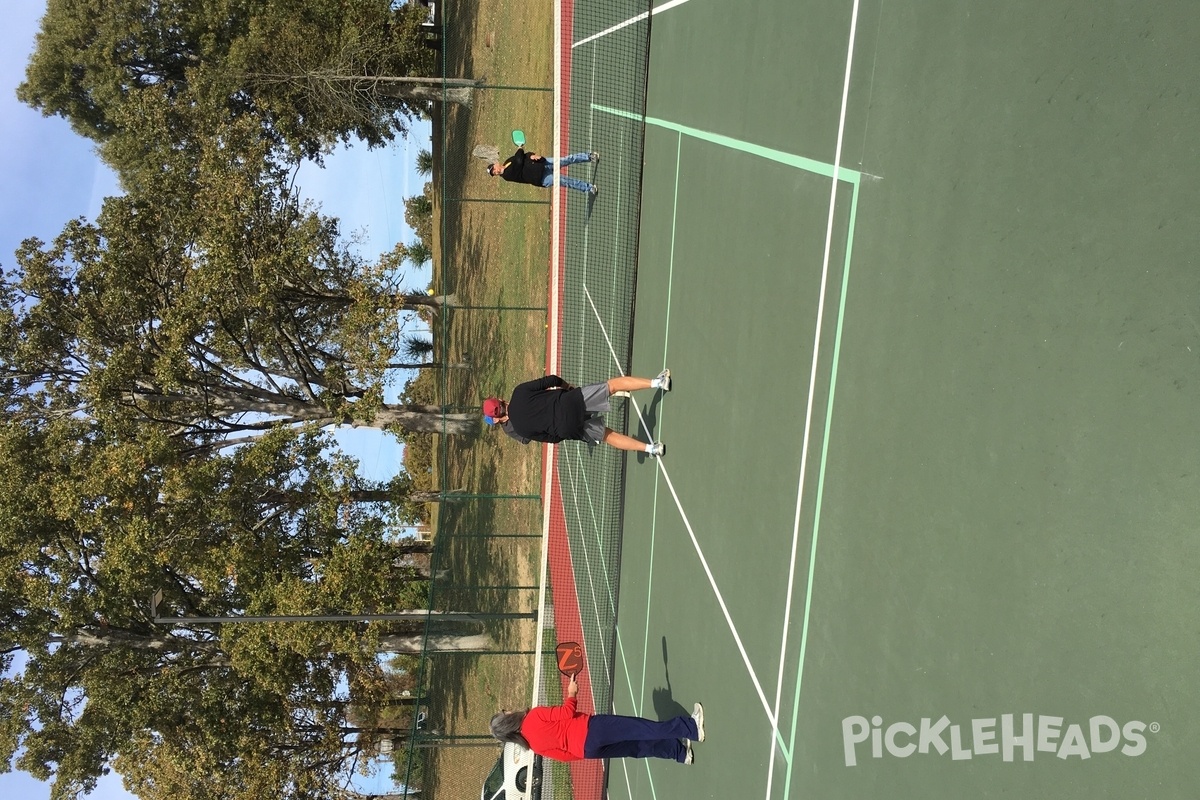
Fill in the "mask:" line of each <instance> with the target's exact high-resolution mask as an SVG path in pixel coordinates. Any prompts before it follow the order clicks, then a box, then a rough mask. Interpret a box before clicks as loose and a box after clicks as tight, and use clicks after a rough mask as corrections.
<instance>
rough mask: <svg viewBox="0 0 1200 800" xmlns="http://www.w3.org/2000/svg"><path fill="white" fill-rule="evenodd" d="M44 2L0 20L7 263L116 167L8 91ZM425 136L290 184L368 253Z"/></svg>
mask: <svg viewBox="0 0 1200 800" xmlns="http://www.w3.org/2000/svg"><path fill="white" fill-rule="evenodd" d="M44 10H45V4H44V3H41V2H36V0H16V1H15V2H9V3H6V4H5V7H4V11H5V20H4V25H2V26H0V174H2V175H4V177H5V180H4V191H3V192H0V265H3V266H4V267H5V268H6V269H10V268H12V267H14V266H15V265H16V259H15V257H14V256H13V252H14V251H15V250H16V249H17V247H18V245H19V244H20V243H21V241H22V240H23V239H25V238H27V237H29V236H37V237H39V238H41V239H43V240H45V241H49V240H51V239H53V238H54V237H55V236H56V235H57V234H58V233H59V232H60V231H61V230H62V227H63V224H64V223H65V222H66V221H67V220H69V219H71V218H72V217H79V216H85V217H88V218H94V217H95V215H96V213H97V212H98V211H99V209H100V204H101V202H102V201H103V199H104V197H106V196H108V195H113V194H118V193H119V192H120V187H119V184H118V182H117V179H116V176H115V175H113V174H112V172H110V171H109V170H108V169H107V168H106V167H104V166H103V165H102V164H101V163H100V162H99V161H98V160H97V158H96V156H95V153H94V151H93V148H92V146H91V143H90V142H89V141H88V140H86V139H83V138H82V137H80V136H77V135H76V134H75V133H73V132H72V131H71V128H70V126H69V125H68V124H67V123H66V122H65V121H64V120H62V119H60V118H58V117H43V116H41V114H40V113H39V112H37V111H35V110H33V109H31V108H29V107H28V106H25V105H23V104H22V103H20V102H18V101H17V99H16V88H17V85H18V84H19V83H20V82H21V80H22V78H23V77H24V72H25V63H26V61H27V60H28V58H29V54H30V52H31V51H32V49H33V43H34V37H35V36H36V33H37V29H38V22H39V20H40V19H41V16H42V14H43V12H44ZM429 137H430V128H429V124H428V123H426V122H422V123H421V124H419V125H416V126H414V130H413V131H412V132H411V133H410V135H409V137H408V139H407V140H404V141H401V142H398V143H395V144H393V145H392V146H391V147H389V148H385V149H379V150H371V151H368V150H367V149H366V148H365V147H355V148H350V149H339V150H338V151H337V152H335V153H334V154H333V155H331V156H330V157H329V158H328V159H327V160H326V167H325V169H323V170H322V169H317V168H315V167H313V166H312V165H305V166H304V167H302V168H301V170H300V173H299V176H298V178H297V181H296V183H297V186H299V187H300V190H301V192H302V193H303V194H304V195H305V196H306V197H308V198H310V199H312V200H314V201H316V202H318V203H320V204H321V207H322V210H323V211H324V213H326V214H329V215H331V216H335V217H339V218H340V219H341V220H342V232H343V233H344V234H347V235H348V234H350V233H352V232H358V233H361V234H362V243H361V244H360V245H359V251H360V252H361V254H362V255H363V256H365V257H368V258H373V257H375V256H377V255H379V254H381V253H384V252H386V251H388V250H390V249H391V248H392V247H393V246H395V244H396V243H397V242H400V241H404V242H408V241H411V240H412V239H413V238H414V237H413V235H412V233H411V231H409V230H408V228H407V226H406V225H405V224H404V203H403V200H404V198H405V197H408V196H410V195H414V194H417V193H419V192H420V191H421V187H422V185H423V181H422V179H421V178H419V177H418V176H417V175H416V172H415V170H414V169H413V164H414V163H415V160H416V154H417V151H418V150H420V149H421V148H428V147H429ZM428 282H429V272H428V267H426V269H425V271H424V272H423V273H421V274H417V273H410V274H409V275H408V280H407V281H406V288H414V289H418V290H419V289H423V288H424V287H425V286H426V285H427V284H428ZM399 389H400V385H399V383H398V384H397V385H394V386H392V387H391V389H390V391H389V399H394V398H395V396H396V394H397V393H398V392H399ZM336 434H337V437H338V440H339V442H340V443H341V446H342V447H343V449H345V450H346V451H347V452H348V453H351V454H352V455H355V456H357V457H358V458H359V461H360V463H361V471H362V473H363V474H364V475H366V476H367V477H370V478H373V479H387V478H390V477H391V476H392V475H394V474H396V472H397V471H398V469H399V467H400V459H401V450H400V447H399V446H398V444H397V443H396V440H395V439H394V438H392V437H390V436H383V435H381V434H379V433H378V432H375V431H370V430H366V429H353V430H351V429H345V430H339V431H337V432H336ZM385 777H386V776H380V778H379V779H378V780H373V781H369V782H364V783H362V784H361V788H364V789H382V788H383V787H384V786H386V785H387V782H386V781H385V780H383V779H384V778H385ZM49 796H50V787H49V785H48V784H44V783H41V782H39V781H36V780H34V779H32V778H31V777H29V776H28V775H27V774H25V773H23V772H10V773H7V774H3V775H0V797H5V798H21V800H42V799H43V798H49ZM91 797H93V798H97V800H125V799H126V798H130V797H131V795H129V794H128V793H126V792H125V791H124V790H123V789H122V787H121V782H120V778H119V777H117V776H115V775H109V776H108V777H106V778H105V779H103V780H102V781H101V782H100V785H99V787H98V788H97V789H96V791H95V792H93V793H92V795H91Z"/></svg>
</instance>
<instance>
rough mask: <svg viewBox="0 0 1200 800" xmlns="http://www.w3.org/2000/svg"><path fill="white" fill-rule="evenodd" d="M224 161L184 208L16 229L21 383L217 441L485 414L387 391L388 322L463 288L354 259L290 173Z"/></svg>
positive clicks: (58, 400)
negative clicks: (287, 430) (20, 233)
mask: <svg viewBox="0 0 1200 800" xmlns="http://www.w3.org/2000/svg"><path fill="white" fill-rule="evenodd" d="M217 175H218V176H219V177H220V178H221V180H214V181H212V182H211V183H209V182H205V181H201V182H200V185H199V190H198V191H197V193H196V195H195V196H194V198H193V200H192V202H191V203H190V204H189V205H188V206H185V207H180V206H178V205H174V204H169V205H166V204H163V203H160V202H155V200H154V199H153V198H139V197H136V196H126V197H121V198H109V199H108V200H107V201H106V202H105V204H104V207H103V210H102V212H101V214H100V217H99V218H98V220H97V222H96V224H94V225H93V224H89V223H86V222H84V221H81V220H75V221H72V222H71V223H69V224H68V225H67V226H66V227H65V228H64V231H63V233H62V234H61V235H60V236H59V237H58V238H57V239H56V240H55V242H54V243H52V244H51V245H49V246H46V245H44V244H43V243H42V242H40V241H37V240H28V241H26V242H25V243H23V245H22V247H21V250H20V251H19V252H18V262H19V265H20V268H21V270H20V272H19V273H10V274H8V275H6V276H5V280H4V282H3V296H4V298H5V299H6V301H7V303H6V305H7V308H8V309H9V310H8V313H7V316H6V317H5V318H4V319H3V320H0V368H2V369H3V371H4V373H5V374H7V376H8V377H9V378H10V379H11V380H13V381H15V382H16V383H15V386H16V387H17V388H18V389H19V390H20V391H18V392H17V394H20V392H22V391H23V392H26V393H31V394H33V395H36V396H37V397H41V398H43V400H45V402H43V401H38V403H35V404H34V405H38V404H40V405H45V403H46V402H48V403H50V404H51V405H52V406H54V407H55V408H56V409H58V410H59V411H61V412H67V411H69V412H70V413H83V414H87V415H90V416H93V417H96V418H101V417H103V416H105V415H111V414H118V415H124V416H127V417H131V418H136V419H140V420H143V421H146V422H152V423H154V424H158V425H163V426H166V427H167V428H169V429H171V430H173V431H174V432H175V434H176V435H180V434H182V433H188V434H194V435H198V436H201V437H202V438H204V439H205V441H206V442H207V443H208V444H209V445H210V446H225V440H226V438H227V437H229V436H231V435H244V434H246V433H247V432H253V431H263V430H268V429H270V428H273V427H275V426H277V425H280V424H285V425H299V426H303V425H306V424H316V425H322V426H323V425H335V424H352V425H369V426H375V427H385V426H398V427H402V428H409V429H412V430H427V431H440V432H446V433H466V432H470V431H472V430H474V429H476V427H477V421H476V419H475V418H474V415H471V414H444V413H442V410H441V409H439V408H431V407H428V406H426V407H419V406H396V405H385V404H383V403H382V402H381V397H382V377H383V374H384V371H385V370H386V369H387V368H388V364H390V363H391V362H392V358H393V356H394V352H395V350H396V347H397V346H398V342H397V341H396V339H397V337H398V334H397V333H396V332H395V330H394V327H393V326H390V325H386V324H383V323H382V322H381V320H384V319H386V318H387V316H388V315H389V314H390V313H391V312H394V311H396V310H398V309H401V308H406V307H414V306H418V305H432V306H440V305H445V304H450V303H454V302H456V299H455V298H454V297H453V296H447V297H430V296H428V295H425V294H419V293H418V294H409V293H404V292H400V291H397V290H396V289H397V287H396V286H395V285H394V281H393V280H392V279H391V278H388V277H387V276H388V275H389V274H394V269H393V265H392V264H391V262H390V261H389V260H388V259H387V258H386V257H385V259H383V260H381V261H380V263H378V264H374V265H372V264H365V263H363V262H362V261H361V260H359V259H358V258H357V257H356V256H355V255H354V254H353V253H352V252H351V251H350V250H349V249H348V248H347V247H346V246H345V245H344V244H343V243H342V242H341V240H340V239H339V237H338V232H337V224H336V221H334V220H330V219H327V218H323V217H320V216H319V215H317V214H315V213H313V212H312V211H309V210H306V209H304V208H303V207H301V206H299V205H298V204H297V203H296V201H295V200H294V198H292V197H291V195H290V194H289V193H288V191H287V189H286V186H284V185H283V184H282V183H281V180H282V179H281V178H280V177H279V176H274V177H268V178H263V179H257V178H250V177H244V178H242V179H241V180H240V181H239V179H238V178H237V177H236V176H233V175H228V174H226V171H222V170H218V171H217ZM47 398H49V399H47Z"/></svg>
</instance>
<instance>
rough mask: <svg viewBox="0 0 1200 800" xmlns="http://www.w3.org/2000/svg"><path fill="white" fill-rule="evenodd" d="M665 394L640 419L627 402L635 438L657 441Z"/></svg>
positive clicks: (641, 457) (657, 395) (640, 455)
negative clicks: (659, 407)
mask: <svg viewBox="0 0 1200 800" xmlns="http://www.w3.org/2000/svg"><path fill="white" fill-rule="evenodd" d="M643 394H644V392H643ZM664 394H666V392H664V391H662V390H661V389H655V390H654V397H652V398H651V399H650V402H648V403H644V404H639V405H638V407H637V408H638V409H640V410H641V417H640V419H639V417H638V411H637V410H635V409H634V406H633V404H632V403H630V402H629V401H628V400H626V402H627V403H629V422H628V426H629V429H630V430H633V431H635V433H634V434H633V436H634V438H637V439H643V440H645V441H647V442H653V441H656V438H655V436H654V429H655V428H657V427H658V404H659V403H661V402H662V399H663V395H664ZM636 396H637V395H634V397H636ZM647 458H649V455H648V454H646V453H638V454H637V459H638V461H639V462H642V461H645V460H646V459H647ZM665 652H666V651H665V650H664V654H665ZM663 660H664V661H665V660H666V659H665V658H664V659H663Z"/></svg>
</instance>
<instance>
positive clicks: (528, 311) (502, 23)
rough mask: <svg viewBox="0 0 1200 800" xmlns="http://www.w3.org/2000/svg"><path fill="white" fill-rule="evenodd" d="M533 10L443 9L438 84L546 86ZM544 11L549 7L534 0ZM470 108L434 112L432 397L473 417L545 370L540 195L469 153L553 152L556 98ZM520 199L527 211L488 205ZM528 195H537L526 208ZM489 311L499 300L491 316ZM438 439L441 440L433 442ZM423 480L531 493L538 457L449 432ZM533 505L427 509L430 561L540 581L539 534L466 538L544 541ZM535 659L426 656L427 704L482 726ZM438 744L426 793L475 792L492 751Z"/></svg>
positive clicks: (479, 581)
mask: <svg viewBox="0 0 1200 800" xmlns="http://www.w3.org/2000/svg"><path fill="white" fill-rule="evenodd" d="M538 5H539V3H534V4H532V6H531V4H530V3H526V2H522V3H517V2H514V1H513V0H475V1H474V2H469V3H457V4H452V5H449V6H448V7H443V13H447V14H448V16H447V17H446V32H447V35H446V39H445V41H444V43H443V47H444V51H445V57H446V70H447V75H448V76H450V77H456V76H462V77H472V78H477V79H483V80H485V81H486V86H487V87H497V86H505V87H532V88H533V89H537V88H541V89H548V88H549V87H550V85H551V57H552V42H551V33H552V31H551V26H550V25H549V22H548V23H547V25H546V26H545V27H544V28H542V29H534V30H532V31H527V32H525V33H524V34H523V36H522V42H521V43H520V46H515V45H517V43H516V42H514V41H513V40H511V39H510V38H509V37H508V32H509V31H510V30H511V24H510V22H509V21H510V20H511V19H512V18H513V17H515V16H517V15H526V14H530V13H535V12H536V7H537V6H538ZM540 5H544V6H545V10H546V13H547V15H548V14H549V9H550V4H549V3H547V2H543V3H541V4H540ZM474 94H475V101H474V103H473V105H472V106H471V107H470V108H469V109H468V108H464V107H462V106H457V105H453V104H449V105H447V107H446V109H445V113H444V115H443V114H442V110H441V109H440V108H439V109H435V118H434V125H433V129H434V135H433V141H434V158H435V166H434V171H433V181H434V187H435V192H434V219H435V220H443V221H444V229H443V231H441V233H440V235H436V236H435V240H436V242H435V244H434V259H433V262H434V285H435V286H436V287H438V288H439V289H440V290H443V291H445V292H453V293H455V294H457V295H458V297H459V300H460V302H461V303H463V304H464V305H465V306H467V308H462V309H453V310H449V311H443V312H442V314H441V315H440V316H439V317H438V318H437V319H436V320H435V322H434V326H435V341H436V343H437V346H438V348H439V358H441V359H443V360H445V361H449V362H466V363H469V364H470V365H471V368H470V369H469V370H451V371H449V372H448V374H447V375H446V376H445V377H444V381H443V382H442V385H441V387H440V390H439V399H441V400H442V401H443V402H445V403H446V404H448V405H451V406H454V407H460V408H464V409H477V408H478V406H479V403H480V402H481V401H482V399H483V398H484V397H486V396H488V395H489V394H498V395H507V393H508V391H509V390H510V389H511V387H512V386H514V385H515V384H516V383H519V382H520V381H522V380H528V379H529V378H531V377H536V376H538V375H541V374H542V372H543V370H544V363H545V330H546V328H545V325H546V313H545V310H544V308H545V305H546V292H547V264H548V261H549V253H550V247H549V236H548V227H549V205H548V195H547V194H546V193H544V192H541V191H540V190H537V189H535V188H533V187H523V186H515V185H512V184H506V183H502V182H499V181H495V180H489V179H488V176H487V175H486V174H485V172H484V165H485V162H484V161H481V160H479V159H475V158H472V157H471V151H472V149H473V148H474V147H475V146H476V145H478V144H491V145H494V146H496V147H498V148H499V149H500V150H501V151H502V155H506V154H507V152H510V150H506V149H505V148H511V144H510V131H511V130H513V129H514V128H520V129H522V130H524V131H525V133H526V136H527V138H528V141H529V147H530V149H532V148H534V147H539V146H541V143H547V146H548V143H549V140H550V127H551V116H552V95H551V93H550V92H549V91H534V90H531V89H498V88H481V89H478V90H476V91H475V93H474ZM492 201H526V202H492ZM528 201H533V202H528ZM497 307H504V308H503V309H502V308H497ZM438 438H440V437H438ZM434 463H435V474H436V475H438V476H439V480H440V481H441V482H442V483H441V485H443V486H444V488H446V489H448V490H457V489H465V490H466V491H467V492H468V493H470V494H496V495H534V496H537V495H539V493H540V491H541V484H540V478H541V450H540V448H536V447H528V448H522V447H520V446H519V445H517V444H516V443H515V442H513V441H512V440H510V439H508V437H506V436H503V435H500V434H498V432H496V431H492V430H488V429H484V430H482V431H481V433H480V434H479V435H478V436H472V437H453V436H452V437H446V439H445V441H439V442H438V443H437V444H436V445H435V450H434ZM541 520H542V507H541V503H540V501H539V500H538V499H527V498H526V499H483V498H481V499H470V500H466V501H461V502H453V503H445V504H442V506H441V507H440V508H438V509H436V510H435V512H434V519H433V527H434V530H436V531H437V532H438V533H437V536H438V537H440V541H439V543H438V549H439V558H440V563H441V565H442V566H443V567H446V568H449V569H450V571H451V574H452V576H453V577H452V582H453V584H454V586H457V587H466V586H513V585H519V586H531V585H535V584H536V583H537V576H538V563H539V560H540V539H508V538H506V539H499V538H496V539H486V538H483V537H481V536H475V537H472V536H471V535H472V534H484V533H501V534H530V535H535V534H538V535H540V530H541ZM439 598H440V601H439V602H438V603H437V605H438V607H446V608H448V607H450V606H456V607H459V608H464V609H471V610H476V609H479V610H493V611H497V610H502V611H528V610H531V609H532V608H533V607H535V605H536V593H535V592H533V591H527V590H522V591H509V592H499V591H490V592H487V591H484V592H481V591H477V590H473V589H463V588H458V589H455V588H443V589H442V590H441V592H440V594H439ZM488 628H489V632H491V633H492V634H493V636H494V637H495V639H496V640H497V644H498V646H499V647H500V648H501V649H507V650H514V651H527V650H529V649H531V648H532V647H533V638H534V625H533V623H532V622H510V623H494V624H491V625H489V626H488ZM531 667H532V659H530V658H529V657H528V656H527V655H511V656H505V655H487V656H478V655H452V654H443V655H434V656H432V657H431V658H430V660H429V666H428V669H429V670H430V673H429V681H430V708H431V709H435V710H436V712H435V713H433V714H432V716H433V718H434V719H436V725H437V726H440V727H439V730H440V732H441V733H443V734H445V735H447V736H450V737H456V736H458V737H461V736H464V735H465V736H477V735H480V734H485V733H486V732H487V721H488V719H489V718H490V717H491V715H492V714H493V713H495V711H496V710H498V709H499V708H501V707H509V708H516V707H520V706H522V705H524V704H527V703H528V697H529V681H530V678H531ZM483 744H485V746H482V747H479V748H461V749H460V748H451V749H435V750H433V751H432V760H431V761H430V767H431V770H429V775H430V777H427V778H426V780H425V784H424V786H423V788H424V789H425V793H426V794H427V795H430V794H432V795H434V796H445V797H463V796H473V795H474V794H476V793H477V792H478V791H479V786H480V784H481V783H482V780H483V778H484V777H485V776H486V774H487V772H488V770H489V769H490V768H491V763H492V761H493V760H494V759H495V756H496V751H497V748H496V747H495V746H490V745H486V743H483Z"/></svg>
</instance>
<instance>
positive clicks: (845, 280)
mask: <svg viewBox="0 0 1200 800" xmlns="http://www.w3.org/2000/svg"><path fill="white" fill-rule="evenodd" d="M858 188H859V185H858V184H857V183H856V184H854V193H853V194H852V195H851V198H850V221H849V224H848V225H847V228H846V258H845V261H844V262H843V265H842V295H841V298H840V299H839V302H838V315H837V330H836V332H835V333H834V336H833V358H832V363H831V367H830V373H829V402H828V403H827V404H826V406H825V431H824V433H823V434H822V440H821V467H820V469H819V470H818V471H817V498H816V505H815V506H814V508H813V532H812V544H811V545H810V547H809V552H808V588H807V589H806V590H805V593H804V627H803V629H802V632H801V634H800V654H799V656H798V657H797V662H798V663H797V666H796V695H795V697H794V698H793V700H792V732H791V736H790V739H789V741H788V752H789V753H794V752H795V751H796V750H795V748H796V729H797V727H798V726H799V720H800V687H801V685H802V684H803V682H804V656H805V654H806V653H807V652H808V621H809V618H810V616H811V612H812V596H813V578H814V577H815V575H816V565H817V538H818V536H819V535H820V531H821V500H822V498H823V497H824V494H825V467H826V465H827V464H828V461H829V430H830V428H831V427H832V425H833V397H834V392H835V389H836V388H837V370H838V359H839V357H840V356H841V354H842V326H843V323H844V322H845V320H846V292H847V290H848V288H849V284H850V256H851V254H852V252H853V251H854V221H855V218H856V217H857V216H858ZM792 767H793V764H792V761H791V759H790V758H789V759H788V766H787V773H786V777H785V778H784V783H783V796H784V797H790V796H791V790H792Z"/></svg>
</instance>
